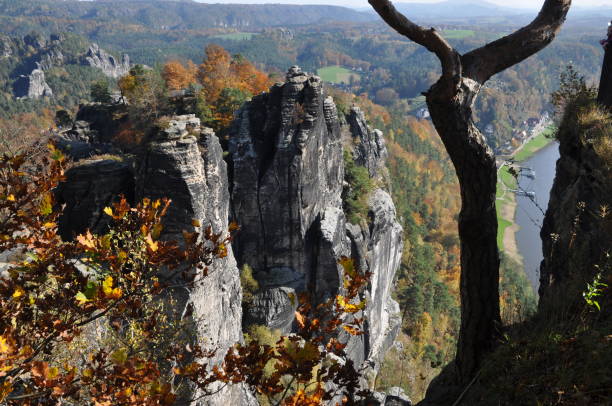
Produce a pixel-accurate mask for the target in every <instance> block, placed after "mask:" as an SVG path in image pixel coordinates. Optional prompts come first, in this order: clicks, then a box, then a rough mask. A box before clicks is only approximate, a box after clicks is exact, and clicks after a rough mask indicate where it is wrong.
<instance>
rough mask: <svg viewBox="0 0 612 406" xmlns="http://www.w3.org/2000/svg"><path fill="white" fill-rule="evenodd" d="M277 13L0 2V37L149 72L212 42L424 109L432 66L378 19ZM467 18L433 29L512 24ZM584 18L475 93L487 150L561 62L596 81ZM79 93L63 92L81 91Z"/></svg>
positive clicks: (545, 101) (498, 30)
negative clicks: (60, 41) (59, 41)
mask: <svg viewBox="0 0 612 406" xmlns="http://www.w3.org/2000/svg"><path fill="white" fill-rule="evenodd" d="M60 3H61V4H60ZM162 7H163V8H164V12H163V13H162V12H161V8H162ZM278 7H280V6H265V7H255V8H253V10H252V11H245V10H244V9H242V10H240V9H239V8H237V7H233V6H229V7H227V6H223V7H219V6H216V5H203V4H193V3H190V2H186V3H184V2H169V3H168V4H167V3H166V2H151V3H142V2H132V3H125V2H122V4H121V7H117V5H116V4H115V3H113V2H102V3H100V2H96V4H95V5H94V4H93V3H90V2H44V1H41V2H38V1H37V2H29V3H27V4H23V3H22V2H11V1H8V0H6V1H5V2H4V3H3V5H2V7H0V10H2V12H0V19H1V20H2V21H3V24H2V26H1V27H2V28H0V31H3V32H5V33H7V34H10V35H19V36H21V35H26V34H27V33H29V32H30V31H31V30H35V31H38V32H41V33H45V34H46V35H49V34H51V33H57V32H66V31H68V32H72V33H75V34H79V35H81V36H83V37H84V38H87V39H88V40H89V41H92V42H96V43H98V44H100V46H102V47H103V48H105V49H107V50H108V51H110V52H114V53H115V54H121V53H127V54H129V55H130V57H131V58H132V61H133V62H136V63H141V64H145V65H149V66H155V65H158V64H163V63H165V62H167V61H168V60H169V59H179V60H183V61H186V60H194V61H198V60H200V59H201V55H202V51H203V49H204V48H205V47H206V45H207V44H210V43H215V44H218V45H220V46H222V47H224V48H226V49H227V50H228V51H229V52H230V53H231V54H240V55H243V56H244V57H246V58H248V59H250V60H251V61H253V62H254V63H255V64H256V65H257V66H258V67H260V68H263V69H264V70H266V71H268V72H284V71H285V70H286V69H287V67H288V66H291V65H299V66H301V67H302V68H303V69H305V70H307V71H311V72H317V71H319V70H320V69H321V68H326V67H338V68H339V69H343V70H344V71H346V72H349V73H350V72H352V75H349V76H350V77H351V78H352V79H351V80H350V81H349V80H346V81H342V80H341V79H337V81H338V82H339V83H338V85H340V86H341V87H342V88H343V89H345V90H348V91H350V92H351V93H356V94H361V93H366V94H368V96H369V97H370V98H371V99H373V100H374V101H375V102H377V103H378V104H381V105H385V106H391V105H394V104H395V103H397V102H398V101H400V100H401V101H402V102H405V103H408V104H409V107H410V108H409V109H408V110H409V111H410V112H412V113H416V112H417V111H419V110H421V109H422V108H423V107H424V101H423V98H422V97H421V96H420V94H421V92H423V91H424V90H425V89H427V88H428V87H429V86H430V85H431V84H432V82H433V80H434V79H435V77H436V76H437V72H438V69H439V68H438V66H437V62H436V60H435V58H434V57H433V56H432V55H431V54H430V53H429V52H427V51H426V50H424V49H422V48H420V47H418V46H417V45H415V44H414V43H411V42H410V41H408V40H406V39H405V38H402V37H400V36H398V35H396V34H394V33H392V32H391V31H390V30H389V29H388V28H386V27H385V26H383V25H382V24H380V23H376V22H368V21H367V20H368V19H369V18H368V16H369V15H368V14H365V13H357V12H355V15H353V14H351V12H350V11H349V12H347V9H343V8H337V9H336V8H333V7H332V8H330V9H327V8H320V7H319V8H317V7H313V8H307V7H306V8H299V7H298V8H292V7H290V8H289V9H287V10H285V9H282V8H280V9H279V8H278ZM186 10H189V12H186ZM308 10H310V11H308ZM240 13H245V15H246V14H248V15H249V19H248V23H245V25H241V21H243V20H244V19H243V18H242V17H240ZM259 13H260V14H259ZM291 13H299V16H300V18H299V22H300V24H299V25H297V24H295V23H293V22H292V21H298V20H294V19H292V17H291V16H292V15H293V14H291ZM260 15H261V17H260ZM370 17H371V16H370ZM279 19H280V20H279ZM283 19H285V20H283ZM364 19H365V20H364ZM111 20H112V22H113V23H112V24H109V21H111ZM326 20H341V21H342V22H340V23H338V22H334V23H330V22H327V21H326ZM356 21H359V23H355V22H356ZM470 21H472V22H471V23H469V25H466V24H467V23H462V24H460V25H459V24H457V23H452V22H449V23H441V25H440V26H439V27H437V28H439V29H441V30H442V31H443V32H444V33H445V35H446V36H447V37H448V38H449V40H450V41H451V44H452V45H453V46H455V47H456V48H457V49H458V50H459V51H463V50H467V49H472V48H474V47H476V46H479V45H482V44H484V43H485V42H487V41H490V40H492V39H495V38H498V37H500V36H503V35H504V34H506V33H508V32H510V31H512V30H513V29H514V28H516V27H515V26H514V25H513V24H512V22H508V21H502V22H497V23H495V24H494V23H491V22H490V21H489V20H486V19H483V21H481V22H478V21H474V20H470ZM593 22H594V20H593V19H592V18H579V17H576V18H573V19H570V21H569V22H568V24H567V25H566V26H565V27H564V29H563V31H562V32H561V34H560V37H559V39H558V40H557V41H555V43H554V44H553V45H551V46H550V47H548V48H547V49H545V50H544V51H543V52H541V53H539V54H538V55H536V56H534V57H532V58H530V59H528V60H527V61H525V62H523V63H521V64H520V65H518V66H516V67H514V68H511V69H509V70H507V71H505V72H503V73H502V74H500V75H499V76H497V77H496V78H495V79H494V80H493V81H491V82H490V83H488V84H487V87H485V88H484V89H483V90H482V97H479V99H478V104H477V110H476V111H477V114H476V119H477V122H478V124H479V127H480V128H481V130H482V131H484V130H485V129H486V130H487V131H486V134H487V137H488V142H489V144H490V145H491V146H492V147H493V148H494V149H495V150H501V149H502V147H503V146H507V145H509V144H512V142H513V140H514V142H516V141H517V140H519V139H520V138H519V136H520V133H521V132H522V131H524V130H526V129H527V125H526V122H527V120H528V119H531V118H538V119H539V118H541V117H542V114H543V113H544V112H549V113H552V107H551V105H550V103H549V94H550V93H551V92H552V91H553V90H554V89H555V88H556V86H557V84H558V76H559V74H560V72H561V71H562V70H563V69H564V67H565V66H566V65H568V64H573V65H574V66H575V67H576V69H577V70H578V71H580V72H583V73H584V74H585V75H586V77H587V79H588V80H589V81H591V82H594V81H595V80H596V78H597V73H596V72H597V69H598V64H599V60H600V58H601V47H600V46H599V45H598V41H599V38H598V37H597V36H594V35H593V34H592V31H591V30H590V28H591V26H592V24H593ZM88 79H89V78H88ZM82 87H83V86H79V88H78V89H75V90H76V91H74V92H72V93H73V94H75V95H82V94H84V92H83V91H82V90H83V89H81V88H82ZM66 102H74V100H66ZM58 104H62V105H64V107H70V106H69V105H66V103H64V102H62V103H58ZM404 110H405V109H404Z"/></svg>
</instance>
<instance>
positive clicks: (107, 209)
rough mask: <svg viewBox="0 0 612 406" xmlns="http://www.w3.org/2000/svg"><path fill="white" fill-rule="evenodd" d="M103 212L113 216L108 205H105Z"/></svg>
mask: <svg viewBox="0 0 612 406" xmlns="http://www.w3.org/2000/svg"><path fill="white" fill-rule="evenodd" d="M104 213H106V215H108V216H111V217H113V209H111V208H110V207H105V208H104Z"/></svg>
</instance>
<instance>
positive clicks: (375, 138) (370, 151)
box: [347, 107, 387, 177]
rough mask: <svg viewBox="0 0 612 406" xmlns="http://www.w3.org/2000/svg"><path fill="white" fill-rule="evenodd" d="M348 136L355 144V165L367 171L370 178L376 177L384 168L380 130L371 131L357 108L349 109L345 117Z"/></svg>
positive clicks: (385, 157)
mask: <svg viewBox="0 0 612 406" xmlns="http://www.w3.org/2000/svg"><path fill="white" fill-rule="evenodd" d="M347 121H348V124H349V126H350V135H351V137H352V141H353V143H354V144H355V147H354V149H353V159H354V160H355V163H356V164H357V165H360V166H364V167H366V168H367V169H368V172H369V173H370V176H371V177H377V176H378V175H379V174H380V171H381V170H382V169H383V168H384V167H385V163H386V159H387V147H386V146H385V139H384V137H383V133H382V132H381V131H380V130H374V129H372V128H371V127H370V126H369V125H368V124H367V121H366V119H365V115H364V113H363V111H361V109H360V108H359V107H353V108H351V111H350V113H349V115H348V117H347Z"/></svg>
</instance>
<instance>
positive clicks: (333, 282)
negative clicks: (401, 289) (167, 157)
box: [229, 67, 403, 370]
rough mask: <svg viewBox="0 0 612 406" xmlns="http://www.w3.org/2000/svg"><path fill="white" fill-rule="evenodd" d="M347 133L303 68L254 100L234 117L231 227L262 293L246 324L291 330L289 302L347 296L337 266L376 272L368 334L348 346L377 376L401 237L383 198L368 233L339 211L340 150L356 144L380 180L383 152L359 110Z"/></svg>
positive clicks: (374, 200)
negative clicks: (297, 296) (346, 137)
mask: <svg viewBox="0 0 612 406" xmlns="http://www.w3.org/2000/svg"><path fill="white" fill-rule="evenodd" d="M349 123H351V124H350V128H349V131H350V134H351V136H352V138H353V139H354V140H355V141H356V142H350V143H348V144H349V145H348V146H345V145H343V144H345V143H343V140H342V133H343V129H342V128H341V125H340V120H339V118H338V112H337V110H336V106H335V104H334V102H333V100H332V99H331V98H330V97H326V95H325V91H324V89H323V84H322V82H321V80H320V78H318V77H316V76H310V75H307V74H306V73H304V72H302V71H301V70H300V69H299V68H297V67H293V68H291V69H290V70H289V72H288V74H287V78H286V82H285V83H284V84H282V85H280V84H279V85H275V86H274V87H272V89H270V92H269V93H267V94H263V95H260V96H258V97H255V98H254V99H253V100H252V101H251V102H248V103H246V104H245V106H244V107H243V108H242V109H241V110H240V111H239V112H238V113H237V115H236V120H235V122H234V125H233V128H232V130H231V131H230V137H229V138H230V146H229V150H230V162H231V164H232V168H233V178H232V183H231V186H232V189H231V196H232V216H233V217H232V219H233V220H234V221H236V222H237V223H238V224H240V225H241V232H240V234H239V235H238V236H237V238H236V240H235V243H234V248H235V252H236V257H237V260H238V263H239V265H240V266H243V265H248V266H250V267H251V268H252V269H253V271H254V277H255V278H256V279H257V281H258V282H259V284H260V287H261V291H260V292H258V293H257V294H256V295H255V301H254V304H255V305H254V306H253V307H251V308H248V309H247V310H246V317H245V322H246V324H256V323H261V322H265V324H266V325H267V326H268V327H272V328H281V329H282V330H284V331H285V332H289V331H291V327H292V325H291V321H292V320H293V313H294V310H295V308H294V307H293V306H292V305H291V302H290V300H289V298H288V295H289V294H290V293H292V292H298V293H301V292H305V291H309V292H311V293H312V296H313V298H315V299H316V300H317V301H320V302H322V301H324V300H326V299H327V298H329V297H332V296H334V295H337V294H339V293H341V285H342V282H341V281H342V280H343V275H342V269H341V267H340V266H339V265H338V263H337V261H338V259H339V258H340V257H342V256H346V257H351V258H355V259H356V260H357V262H358V263H359V265H360V267H361V269H362V270H363V271H368V272H371V273H372V275H373V276H372V281H371V285H370V287H369V289H368V291H367V293H366V296H367V299H368V306H367V308H366V311H365V313H366V314H365V317H366V320H367V331H366V335H365V336H364V337H361V338H359V339H356V338H353V339H352V340H353V341H352V342H351V343H349V350H350V352H351V356H352V358H353V359H354V360H355V361H356V362H357V363H358V364H360V363H363V362H366V361H368V362H369V363H370V365H371V366H372V367H373V369H374V370H375V369H376V368H377V367H378V364H379V362H380V360H381V357H382V355H384V353H385V352H386V350H387V349H388V348H389V346H390V345H391V344H392V343H393V341H394V339H395V337H396V335H397V333H398V331H399V325H400V320H399V316H398V314H399V308H398V305H397V303H396V302H395V301H393V300H392V299H391V289H392V285H393V280H394V275H395V271H396V270H397V268H398V267H399V264H400V257H401V252H402V246H403V242H402V232H403V231H402V228H401V226H400V225H399V223H398V221H397V219H396V214H395V206H394V205H393V202H392V200H391V197H390V196H389V194H388V193H387V192H386V191H384V190H382V189H376V190H375V191H373V192H372V193H371V196H370V199H369V224H368V225H365V224H362V225H352V224H349V223H348V222H347V219H346V217H345V214H344V212H343V210H342V207H343V204H342V203H343V202H342V190H343V188H344V187H345V186H346V185H345V184H344V165H343V148H345V147H349V148H350V145H352V144H357V145H358V147H356V148H355V149H354V150H353V154H354V155H355V156H357V157H358V158H359V161H358V164H361V165H363V166H366V167H368V169H369V170H370V174H371V175H372V177H374V178H377V177H378V176H379V172H380V170H381V169H382V168H383V167H384V158H385V157H386V149H385V146H384V141H383V139H382V133H380V132H379V131H375V130H372V129H371V128H369V127H368V126H367V124H366V122H365V118H364V116H363V113H361V111H360V110H358V109H353V111H352V112H351V116H350V118H349Z"/></svg>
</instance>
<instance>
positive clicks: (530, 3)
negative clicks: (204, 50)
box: [196, 0, 612, 8]
mask: <svg viewBox="0 0 612 406" xmlns="http://www.w3.org/2000/svg"><path fill="white" fill-rule="evenodd" d="M196 1H200V2H202V3H226V4H227V3H241V4H247V3H249V4H261V3H276V4H278V3H283V4H334V5H338V6H346V7H354V8H359V7H368V2H367V0H196ZM438 1H440V0H414V1H410V0H402V1H396V3H399V2H401V3H435V2H438ZM488 1H489V2H490V3H495V4H499V5H500V6H508V5H509V4H508V3H509V2H508V0H488ZM511 4H512V6H513V7H517V8H540V7H541V6H542V4H544V1H543V0H539V1H537V0H512V2H511ZM572 5H573V7H592V6H612V0H574V1H573V2H572Z"/></svg>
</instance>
